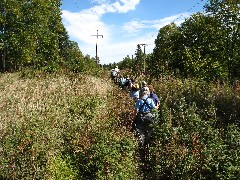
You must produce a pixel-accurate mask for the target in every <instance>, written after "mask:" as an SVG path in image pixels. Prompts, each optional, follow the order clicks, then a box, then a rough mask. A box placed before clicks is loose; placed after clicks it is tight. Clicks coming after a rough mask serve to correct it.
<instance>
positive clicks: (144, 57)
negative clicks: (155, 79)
mask: <svg viewBox="0 0 240 180" xmlns="http://www.w3.org/2000/svg"><path fill="white" fill-rule="evenodd" d="M139 45H140V46H143V48H144V49H143V60H144V61H143V72H144V74H145V69H146V67H145V66H146V65H145V61H146V52H145V47H146V46H147V44H139Z"/></svg>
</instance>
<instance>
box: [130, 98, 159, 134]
mask: <svg viewBox="0 0 240 180" xmlns="http://www.w3.org/2000/svg"><path fill="white" fill-rule="evenodd" d="M147 99H148V98H147ZM147 99H146V100H143V101H144V103H143V105H142V106H141V107H140V109H139V111H138V113H137V116H136V119H135V120H134V123H135V126H136V128H137V129H141V130H148V129H150V124H153V123H155V115H154V114H153V113H152V112H147V113H142V112H140V110H141V109H142V107H143V106H144V105H145V104H146V105H147V106H148V107H149V105H148V104H147ZM149 109H151V108H150V107H149Z"/></svg>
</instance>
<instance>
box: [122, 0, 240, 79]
mask: <svg viewBox="0 0 240 180" xmlns="http://www.w3.org/2000/svg"><path fill="white" fill-rule="evenodd" d="M239 12H240V7H239V3H237V1H218V0H209V2H208V4H207V5H206V6H205V13H196V14H193V15H191V16H190V17H189V18H187V19H185V21H184V22H183V23H182V24H181V25H179V26H177V25H176V24H175V23H171V24H168V25H166V26H164V27H162V28H161V29H160V30H159V33H158V35H157V38H156V39H155V47H154V49H153V53H151V54H146V55H144V53H143V51H142V49H141V46H140V45H138V46H137V50H136V52H135V55H136V56H135V57H134V58H132V57H130V56H127V57H126V58H124V60H123V61H121V62H120V63H118V65H119V67H120V68H121V69H126V68H127V69H130V70H132V73H133V74H134V75H136V74H137V75H140V74H141V73H143V72H144V61H145V67H146V68H145V69H146V74H147V75H150V76H151V77H152V78H159V77H161V76H162V75H173V76H177V77H182V78H198V79H201V80H207V81H212V80H221V81H230V82H233V81H235V80H237V79H239V77H240V71H239V67H240V54H239V52H240V20H239V19H240V18H239Z"/></svg>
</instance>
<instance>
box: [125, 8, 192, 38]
mask: <svg viewBox="0 0 240 180" xmlns="http://www.w3.org/2000/svg"><path fill="white" fill-rule="evenodd" d="M190 15H191V14H190V13H182V14H177V15H174V16H170V17H166V18H163V19H158V20H136V19H133V20H132V21H130V22H127V23H125V24H124V25H123V27H122V28H123V30H124V31H127V32H128V33H136V32H139V31H141V30H143V29H152V28H154V29H156V30H159V29H160V28H162V27H164V26H166V25H168V24H170V23H172V22H175V23H176V24H177V25H180V24H181V23H182V22H183V21H184V19H185V18H188V17H190Z"/></svg>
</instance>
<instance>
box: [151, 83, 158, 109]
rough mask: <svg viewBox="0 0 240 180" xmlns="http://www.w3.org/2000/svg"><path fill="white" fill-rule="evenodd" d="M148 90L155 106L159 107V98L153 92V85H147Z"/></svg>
mask: <svg viewBox="0 0 240 180" xmlns="http://www.w3.org/2000/svg"><path fill="white" fill-rule="evenodd" d="M149 91H150V94H149V97H150V98H151V99H152V100H153V102H154V104H155V106H158V107H159V106H160V99H159V97H158V95H157V94H156V93H155V90H154V88H153V85H149Z"/></svg>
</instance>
